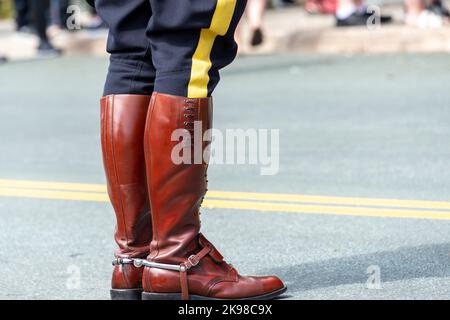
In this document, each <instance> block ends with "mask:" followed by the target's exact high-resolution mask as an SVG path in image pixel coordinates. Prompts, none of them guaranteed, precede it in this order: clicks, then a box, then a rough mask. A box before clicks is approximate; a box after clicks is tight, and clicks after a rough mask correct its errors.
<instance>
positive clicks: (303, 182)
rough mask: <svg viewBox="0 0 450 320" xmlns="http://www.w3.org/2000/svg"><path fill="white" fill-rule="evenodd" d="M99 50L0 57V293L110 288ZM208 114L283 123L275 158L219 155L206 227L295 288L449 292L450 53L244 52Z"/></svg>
mask: <svg viewBox="0 0 450 320" xmlns="http://www.w3.org/2000/svg"><path fill="white" fill-rule="evenodd" d="M106 67H107V61H106V59H101V58H92V57H76V58H74V57H72V58H63V59H55V60H47V61H29V62H16V63H11V64H5V65H2V66H1V67H0V115H1V116H0V147H1V149H0V150H1V151H0V226H1V233H0V244H1V245H0V271H1V276H0V299H23V298H25V299H108V298H109V292H108V290H109V282H110V272H111V265H110V263H111V259H112V257H113V250H114V248H115V244H114V242H113V237H112V234H113V230H114V218H113V212H112V209H111V206H110V204H109V203H108V202H107V199H106V195H105V191H104V181H105V180H104V176H103V169H102V162H101V154H100V147H99V123H100V121H99V107H98V98H99V97H100V94H101V88H102V83H103V78H104V73H105V69H106ZM222 76H223V77H222V78H223V80H222V83H221V85H220V86H219V88H218V89H217V91H216V94H215V124H216V127H218V128H220V129H222V130H224V129H227V128H228V129H229V128H242V129H249V128H251V129H279V148H280V152H279V171H278V172H277V174H275V175H261V174H260V169H261V167H260V166H259V165H230V164H229V165H220V164H217V165H212V166H211V170H210V179H209V180H210V190H211V193H210V194H209V195H208V197H207V200H206V202H205V208H204V209H203V211H202V212H203V214H202V225H203V232H204V233H205V234H206V235H207V237H208V238H210V240H212V241H213V242H214V243H215V244H216V246H217V247H218V248H219V249H220V250H221V251H222V253H223V254H224V256H225V257H226V259H227V261H229V262H231V263H233V265H235V266H236V267H237V268H238V269H239V270H240V272H241V273H243V274H277V275H279V276H280V277H282V278H283V279H284V280H285V281H286V283H287V285H288V287H289V291H288V292H287V294H286V295H285V296H284V298H286V299H449V298H450V167H449V164H450V163H449V159H450V138H449V137H450V105H449V104H450V90H449V84H450V58H449V57H448V55H384V56H351V57H345V56H332V57H330V56H290V55H286V56H267V57H244V58H241V59H239V60H238V61H236V63H235V64H234V65H233V66H231V67H230V68H228V69H227V70H226V71H224V72H223V74H222Z"/></svg>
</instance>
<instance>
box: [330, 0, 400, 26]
mask: <svg viewBox="0 0 450 320" xmlns="http://www.w3.org/2000/svg"><path fill="white" fill-rule="evenodd" d="M374 15H377V13H373V12H367V6H366V5H365V4H364V3H363V1H362V0H339V1H338V6H337V10H336V26H338V27H350V26H364V25H368V23H372V20H371V21H368V20H369V18H371V17H373V16H374ZM391 20H392V18H391V17H390V16H381V15H380V16H378V19H375V21H379V22H380V23H382V24H383V23H389V22H391Z"/></svg>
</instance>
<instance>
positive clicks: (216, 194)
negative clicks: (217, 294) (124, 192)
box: [0, 179, 450, 210]
mask: <svg viewBox="0 0 450 320" xmlns="http://www.w3.org/2000/svg"><path fill="white" fill-rule="evenodd" d="M0 188H26V189H43V190H65V191H83V192H102V193H104V192H106V186H105V185H102V184H86V183H64V182H49V181H29V180H4V179H3V180H2V179H0ZM207 198H208V199H210V198H217V199H224V200H253V201H275V202H293V203H311V204H327V205H343V206H371V207H372V206H374V207H399V208H417V209H434V210H450V202H444V201H424V200H398V199H377V198H354V197H353V198H352V197H329V196H312V195H296V194H276V193H255V192H233V191H208V194H207Z"/></svg>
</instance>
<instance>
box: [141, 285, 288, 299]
mask: <svg viewBox="0 0 450 320" xmlns="http://www.w3.org/2000/svg"><path fill="white" fill-rule="evenodd" d="M286 290H287V287H286V286H285V287H283V288H281V289H279V290H277V291H273V292H270V293H266V294H263V295H260V296H254V297H248V298H239V299H217V298H210V297H205V296H198V295H195V294H191V295H189V300H272V299H274V298H276V297H278V296H280V295H282V294H283V293H285V292H286ZM142 300H182V299H181V293H153V292H142Z"/></svg>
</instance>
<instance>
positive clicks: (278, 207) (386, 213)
mask: <svg viewBox="0 0 450 320" xmlns="http://www.w3.org/2000/svg"><path fill="white" fill-rule="evenodd" d="M204 206H205V207H207V208H225V209H240V210H257V211H275V212H293V213H304V214H330V215H345V216H366V217H388V218H417V219H438V220H450V212H444V211H426V210H422V211H421V210H402V209H384V208H361V207H360V208H358V207H343V206H339V207H333V206H320V205H297V204H285V203H272V202H250V201H224V200H205V202H204Z"/></svg>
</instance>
